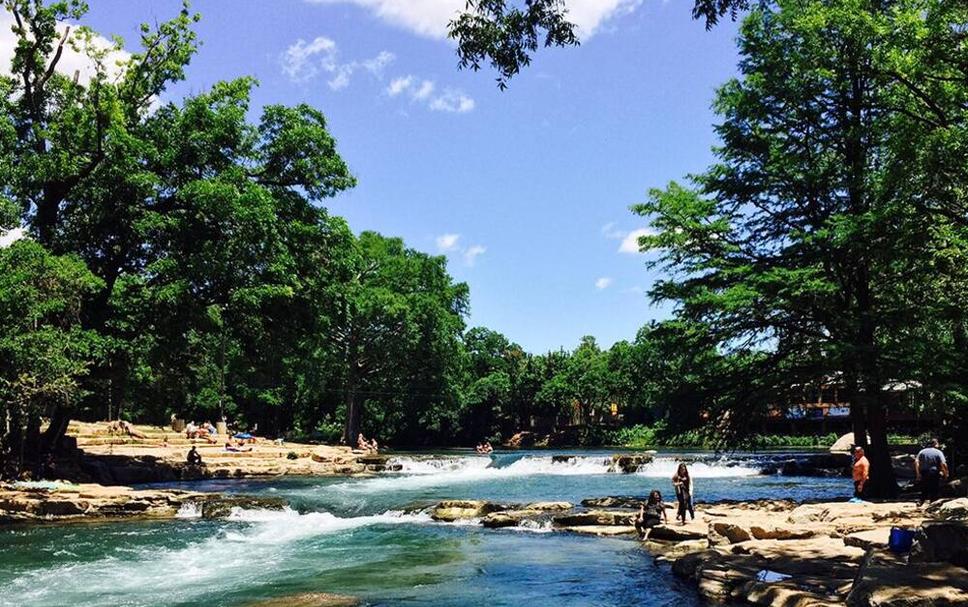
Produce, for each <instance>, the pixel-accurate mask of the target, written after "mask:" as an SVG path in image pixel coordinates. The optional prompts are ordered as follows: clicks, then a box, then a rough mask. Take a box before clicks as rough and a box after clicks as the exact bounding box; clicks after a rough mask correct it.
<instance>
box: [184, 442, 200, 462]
mask: <svg viewBox="0 0 968 607" xmlns="http://www.w3.org/2000/svg"><path fill="white" fill-rule="evenodd" d="M185 461H186V462H188V465H189V466H201V465H202V455H201V454H200V453H199V452H198V449H196V448H195V445H192V448H191V449H189V450H188V457H186V458H185Z"/></svg>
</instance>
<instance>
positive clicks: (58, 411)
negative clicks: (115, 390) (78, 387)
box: [41, 405, 120, 454]
mask: <svg viewBox="0 0 968 607" xmlns="http://www.w3.org/2000/svg"><path fill="white" fill-rule="evenodd" d="M118 417H120V412H119V415H118ZM70 423H71V416H70V413H69V412H68V410H67V409H66V408H64V407H61V406H59V405H58V406H57V407H56V408H55V409H54V415H53V416H52V417H51V418H50V426H48V427H47V430H46V432H44V438H43V440H42V441H41V450H42V451H43V452H44V453H45V454H46V453H56V452H57V451H58V450H59V449H60V446H61V442H62V440H63V438H64V435H65V434H66V433H67V426H68V425H69V424H70Z"/></svg>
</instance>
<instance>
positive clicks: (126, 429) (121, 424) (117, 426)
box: [108, 419, 148, 438]
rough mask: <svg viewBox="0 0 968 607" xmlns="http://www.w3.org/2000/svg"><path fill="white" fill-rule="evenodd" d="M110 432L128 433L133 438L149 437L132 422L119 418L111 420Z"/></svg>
mask: <svg viewBox="0 0 968 607" xmlns="http://www.w3.org/2000/svg"><path fill="white" fill-rule="evenodd" d="M108 432H116V433H118V434H127V435H128V436H130V437H132V438H148V435H146V434H145V433H143V432H140V431H139V430H138V429H137V428H135V427H134V426H132V425H131V424H130V423H128V422H126V421H124V420H123V419H119V420H118V421H116V422H111V423H110V424H108Z"/></svg>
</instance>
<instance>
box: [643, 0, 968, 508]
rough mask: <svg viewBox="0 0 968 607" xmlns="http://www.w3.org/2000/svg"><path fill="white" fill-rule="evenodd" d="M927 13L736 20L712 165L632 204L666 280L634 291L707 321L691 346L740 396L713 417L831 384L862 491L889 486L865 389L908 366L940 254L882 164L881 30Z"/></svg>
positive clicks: (907, 372) (886, 490)
mask: <svg viewBox="0 0 968 607" xmlns="http://www.w3.org/2000/svg"><path fill="white" fill-rule="evenodd" d="M932 6H937V3H933V2H928V3H925V2H914V1H912V2H906V3H903V2H902V3H892V4H891V6H890V7H889V8H887V9H881V8H878V6H877V5H869V4H868V3H867V2H864V1H862V0H856V1H855V0H839V1H836V2H833V1H831V2H808V3H797V2H779V3H778V8H777V9H775V10H774V9H766V8H760V9H757V10H754V11H753V12H752V13H751V15H750V16H749V17H748V18H747V19H746V21H745V22H744V24H743V27H742V33H741V37H740V40H739V46H740V53H741V56H742V59H741V63H740V71H741V77H740V78H739V79H736V80H733V81H731V82H729V83H727V84H726V85H725V86H724V87H722V88H721V89H720V91H719V93H718V95H717V99H716V103H715V107H716V109H717V111H718V112H719V114H720V115H721V116H723V122H722V124H720V125H719V126H718V127H717V132H718V133H719V135H720V137H721V139H722V145H721V146H720V147H719V148H717V150H716V153H717V155H718V157H719V162H718V163H717V164H715V165H714V166H712V167H711V168H710V169H708V170H707V171H706V172H705V173H703V174H701V175H699V176H697V177H695V178H694V181H695V184H696V189H694V190H689V189H686V188H683V187H681V186H679V185H677V184H671V185H670V186H668V187H667V188H666V189H664V190H654V191H653V192H652V193H651V195H650V200H649V202H647V203H645V204H642V205H638V206H637V207H636V208H635V210H636V212H638V213H639V214H641V215H643V216H648V217H650V218H651V221H652V226H653V227H654V228H655V229H656V230H657V234H656V235H653V236H647V237H644V238H642V239H641V241H640V243H641V244H642V246H643V248H645V249H657V250H659V251H661V255H660V260H659V261H658V262H656V264H657V265H662V266H664V267H666V268H667V269H669V270H670V271H672V272H673V277H672V278H670V279H669V280H665V281H661V282H660V283H658V284H657V286H656V287H655V288H654V290H653V291H652V296H653V297H654V298H656V299H669V300H673V301H676V302H678V303H679V309H678V311H679V314H680V316H681V317H682V318H683V319H686V320H688V321H691V322H700V323H703V324H705V325H707V326H708V327H709V331H710V333H709V338H710V341H709V342H708V343H710V344H713V345H715V346H718V347H719V348H720V349H722V350H723V351H724V353H725V357H724V359H723V362H724V364H725V366H724V367H723V368H722V371H724V372H725V374H724V377H733V378H734V381H732V382H731V384H732V385H734V386H736V387H741V386H746V387H745V388H743V389H742V390H741V391H739V392H737V393H735V394H734V396H735V401H734V402H733V403H723V404H722V406H723V407H725V410H730V411H732V412H733V415H732V417H730V418H728V419H727V420H720V421H726V422H728V423H729V425H731V426H733V427H734V428H735V426H737V425H743V424H748V423H749V422H750V421H753V420H755V419H756V417H755V415H750V414H744V415H739V411H744V413H746V412H747V409H746V407H748V406H750V407H752V405H754V404H755V403H757V402H758V403H761V404H770V403H772V404H782V403H785V402H789V400H788V399H789V398H790V395H791V394H792V391H793V390H794V389H795V386H797V385H803V384H805V383H808V382H811V381H816V380H817V378H819V377H823V376H830V377H836V378H839V379H840V381H841V382H842V383H843V385H844V390H845V394H846V396H847V399H848V400H849V402H850V404H851V419H852V423H853V428H854V432H855V436H856V437H858V439H857V440H858V442H859V443H861V444H863V445H864V446H868V445H867V441H866V436H867V433H868V432H869V433H870V437H871V443H870V445H869V453H870V457H871V463H872V468H871V492H872V493H873V494H880V495H887V494H891V493H892V492H894V491H895V490H896V484H895V482H894V476H893V470H892V467H891V460H890V455H889V451H888V445H887V415H886V407H887V402H886V401H887V399H886V395H885V394H884V392H883V386H884V385H885V384H887V383H888V382H889V381H891V380H897V379H902V380H908V379H914V377H912V376H915V375H919V374H920V373H922V372H923V371H924V368H923V367H918V366H912V364H910V363H914V362H916V361H913V360H911V359H907V360H905V359H903V358H899V357H897V356H896V354H897V353H898V352H899V351H904V350H905V349H908V347H909V346H910V345H911V340H912V339H913V335H914V332H912V331H911V330H910V329H911V327H917V326H921V327H924V326H925V325H924V319H923V317H922V316H921V314H920V312H921V310H919V308H918V305H917V298H916V297H912V295H913V294H914V293H917V292H920V291H921V290H922V289H929V290H930V289H932V285H935V284H936V283H937V275H936V272H934V271H931V270H930V269H929V268H932V267H937V262H938V261H939V260H940V259H941V257H942V256H944V255H945V254H948V255H950V254H951V252H952V251H951V247H952V246H955V247H956V248H957V246H958V245H955V244H954V243H953V242H952V241H951V239H950V238H948V237H947V236H946V234H949V233H950V231H951V230H952V229H955V228H954V227H953V226H951V225H950V223H949V222H946V221H944V220H943V219H940V218H939V217H938V216H936V215H935V216H924V215H918V213H917V206H916V205H915V202H914V200H913V199H912V198H910V197H909V196H907V192H908V191H909V185H908V184H910V183H912V182H916V181H917V180H918V179H920V178H919V177H916V176H912V175H910V167H909V166H905V165H904V163H903V162H902V161H901V158H900V157H899V156H898V155H897V154H896V150H898V149H900V148H903V147H904V142H902V141H901V140H900V137H901V134H902V132H901V131H899V130H897V129H896V128H895V125H894V123H893V121H894V119H895V118H896V117H897V115H898V112H900V110H897V109H896V108H895V107H894V105H893V101H894V99H895V98H896V95H897V94H898V91H899V90H900V89H901V88H903V87H905V84H904V83H903V82H902V81H901V80H900V79H898V78H897V77H896V76H895V75H894V74H892V73H890V70H889V69H888V67H887V65H888V58H892V57H894V55H895V53H896V52H897V49H896V48H895V47H893V46H892V43H893V39H892V38H891V36H890V35H889V32H891V31H893V30H894V29H895V28H896V27H898V26H899V25H900V24H903V23H905V22H908V21H910V20H923V19H928V20H930V18H931V17H932V15H933V13H932V12H931V10H930V9H931V7H932ZM935 27H940V28H944V27H949V24H937V25H936V26H935ZM963 85H964V83H962V86H963ZM906 133H907V135H909V136H913V135H914V133H913V132H912V131H906ZM919 143H920V142H919V140H918V139H917V138H915V139H912V140H911V141H909V142H908V145H912V146H918V145H919ZM902 192H903V193H902ZM961 242H962V243H963V241H961ZM963 252H964V250H963V249H962V251H961V252H959V253H957V255H959V256H960V255H961V254H963ZM959 280H960V279H959ZM931 334H932V332H931V331H922V332H921V334H920V335H919V336H918V338H927V337H929V336H930V335H931ZM904 344H907V345H906V346H905V345H904ZM740 379H741V381H737V380H740ZM720 410H721V411H722V410H724V409H720ZM752 410H753V409H752V408H751V409H749V411H752ZM759 410H760V411H761V412H763V411H764V408H763V407H762V406H761V407H759Z"/></svg>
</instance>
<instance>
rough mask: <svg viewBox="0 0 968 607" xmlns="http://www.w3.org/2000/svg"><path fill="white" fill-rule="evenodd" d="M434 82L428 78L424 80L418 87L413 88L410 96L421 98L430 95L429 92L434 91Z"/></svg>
mask: <svg viewBox="0 0 968 607" xmlns="http://www.w3.org/2000/svg"><path fill="white" fill-rule="evenodd" d="M434 86H435V85H434V83H433V82H431V81H430V80H424V81H423V82H421V83H420V88H418V89H415V90H414V91H412V92H411V96H412V97H413V98H414V99H417V100H422V99H426V98H427V97H430V94H431V93H433V92H434Z"/></svg>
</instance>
